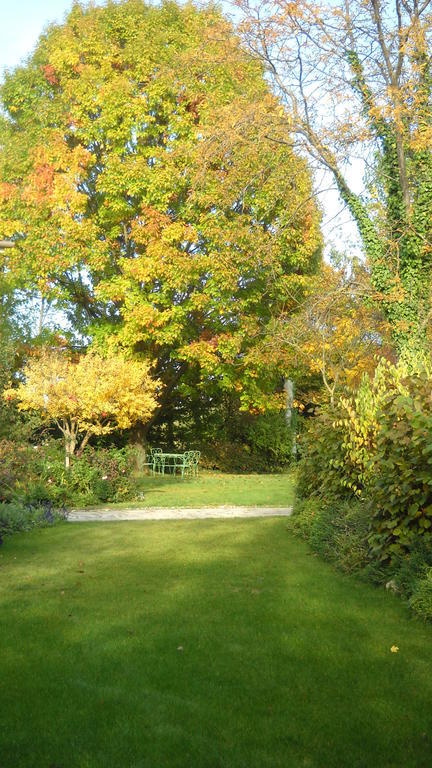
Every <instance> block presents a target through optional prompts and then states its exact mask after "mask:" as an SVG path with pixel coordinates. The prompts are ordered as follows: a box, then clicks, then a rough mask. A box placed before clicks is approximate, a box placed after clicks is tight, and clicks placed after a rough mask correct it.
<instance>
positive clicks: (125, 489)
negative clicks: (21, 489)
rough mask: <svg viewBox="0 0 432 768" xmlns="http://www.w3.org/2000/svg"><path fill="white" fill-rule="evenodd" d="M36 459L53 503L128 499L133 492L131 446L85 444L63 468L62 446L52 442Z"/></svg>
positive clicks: (75, 503) (83, 502) (46, 490)
mask: <svg viewBox="0 0 432 768" xmlns="http://www.w3.org/2000/svg"><path fill="white" fill-rule="evenodd" d="M38 459H39V465H40V474H41V480H42V484H43V486H44V488H45V493H46V494H47V495H48V497H49V498H50V499H52V500H53V501H55V502H56V503H60V504H66V505H80V504H82V505H88V504H98V503H99V502H103V503H104V502H108V501H112V502H115V501H123V500H127V499H131V498H134V496H135V494H136V490H135V483H134V479H133V476H132V472H133V466H134V458H133V451H132V449H129V448H98V449H95V448H90V447H87V448H86V450H85V451H84V453H83V455H82V457H81V458H76V457H75V458H74V460H73V461H72V463H71V466H70V469H69V470H66V469H65V467H64V453H63V449H62V448H61V447H60V444H59V442H58V441H55V442H54V441H53V442H52V443H51V444H50V445H48V446H46V447H44V450H43V451H42V452H41V454H40V456H39V457H38Z"/></svg>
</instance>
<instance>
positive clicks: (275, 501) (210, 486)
mask: <svg viewBox="0 0 432 768" xmlns="http://www.w3.org/2000/svg"><path fill="white" fill-rule="evenodd" d="M138 488H139V491H140V494H141V498H140V499H139V500H138V501H135V502H124V503H122V504H103V505H101V506H104V507H211V506H217V505H230V504H233V505H235V506H249V505H252V506H255V505H256V506H259V507H262V506H270V507H289V506H290V505H291V504H292V502H293V496H294V481H293V474H292V473H291V474H280V475H257V474H253V475H229V474H225V473H224V474H222V473H218V472H202V473H200V474H199V475H198V477H186V478H184V479H182V478H181V477H180V476H179V475H176V476H174V477H173V476H172V475H164V476H161V475H156V476H155V477H153V476H152V475H150V474H146V475H141V476H140V477H139V478H138Z"/></svg>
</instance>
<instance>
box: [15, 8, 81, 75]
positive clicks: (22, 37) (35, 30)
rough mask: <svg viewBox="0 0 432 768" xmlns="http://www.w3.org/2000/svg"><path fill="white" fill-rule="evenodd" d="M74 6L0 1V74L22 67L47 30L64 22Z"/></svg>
mask: <svg viewBox="0 0 432 768" xmlns="http://www.w3.org/2000/svg"><path fill="white" fill-rule="evenodd" d="M71 5H72V0H0V71H1V72H3V71H4V69H5V68H6V67H15V66H16V65H17V64H19V63H20V61H22V59H24V58H25V57H26V56H27V55H28V54H29V53H30V52H31V51H32V49H33V48H34V46H35V44H36V41H37V39H38V37H39V35H40V33H41V32H42V31H43V29H44V27H45V26H46V25H47V24H49V23H50V22H52V21H62V19H63V18H64V16H65V14H66V13H67V11H68V10H69V9H70V7H71Z"/></svg>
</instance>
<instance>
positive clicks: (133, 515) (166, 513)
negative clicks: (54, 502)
mask: <svg viewBox="0 0 432 768" xmlns="http://www.w3.org/2000/svg"><path fill="white" fill-rule="evenodd" d="M291 512H292V507H229V506H225V507H200V508H199V507H196V508H194V507H188V508H180V507H179V508H178V509H177V508H163V507H147V509H132V508H131V509H108V508H105V509H103V508H101V509H73V510H72V511H71V512H70V513H69V516H68V520H69V521H70V522H72V523H82V522H89V521H92V522H93V521H96V520H100V521H101V522H106V521H115V520H120V521H121V520H198V519H204V518H216V519H219V518H232V517H287V516H289V515H290V514H291Z"/></svg>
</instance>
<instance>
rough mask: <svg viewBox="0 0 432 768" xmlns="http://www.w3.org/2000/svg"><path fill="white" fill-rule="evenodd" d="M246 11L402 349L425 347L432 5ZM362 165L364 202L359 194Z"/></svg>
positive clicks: (258, 2) (243, 0)
mask: <svg viewBox="0 0 432 768" xmlns="http://www.w3.org/2000/svg"><path fill="white" fill-rule="evenodd" d="M238 4H239V5H240V6H241V8H242V9H243V20H242V26H243V33H244V35H245V38H246V40H247V42H248V44H249V47H250V49H251V50H252V51H253V53H254V55H256V56H257V59H258V60H260V61H261V62H263V63H264V65H265V66H266V68H267V70H268V72H269V74H270V76H271V78H272V80H273V83H274V85H275V88H276V91H277V93H278V94H279V96H280V97H281V98H282V99H283V100H285V103H286V106H287V116H286V118H281V120H284V122H285V124H286V126H287V129H289V131H290V132H292V131H293V130H294V131H295V133H296V136H297V140H298V142H299V143H300V144H301V145H302V146H303V147H304V148H305V149H306V151H307V153H308V154H309V156H310V157H313V158H314V160H316V161H317V162H318V163H319V164H320V165H321V166H322V167H324V168H326V169H327V170H328V172H329V173H330V175H331V176H332V177H333V179H334V182H335V184H336V187H337V189H338V191H339V193H340V196H341V198H342V200H343V201H344V203H345V204H346V205H347V207H348V208H349V210H350V212H351V214H352V217H353V218H354V221H355V222H356V224H357V227H358V230H359V232H360V235H361V238H362V241H363V245H364V249H365V252H366V255H367V257H368V260H369V264H370V268H371V274H372V282H373V285H374V288H375V291H376V298H377V299H378V300H379V301H380V303H381V304H382V306H383V308H384V310H385V313H386V315H387V318H388V320H389V322H390V324H391V326H392V330H393V337H394V340H395V342H396V345H397V347H398V348H399V349H400V350H401V349H403V348H404V347H405V346H406V345H407V344H414V345H415V346H418V345H420V346H424V345H425V344H426V339H427V328H428V325H430V320H431V307H432V304H431V285H430V281H431V273H432V258H431V253H432V154H431V138H432V103H431V99H432V94H431V87H432V72H431V62H432V60H431V47H430V46H431V34H432V15H431V3H430V0H332V1H331V2H330V1H327V0H314V2H309V0H297V2H295V3H293V2H290V0H275V1H273V0H272V1H271V2H268V1H267V0H239V2H238ZM269 133H271V132H269ZM274 138H275V142H276V143H277V142H279V140H280V136H275V137H274ZM359 157H360V158H361V159H362V162H363V164H364V166H365V169H366V174H365V185H366V186H365V190H364V192H363V193H361V194H358V193H357V192H356V191H355V186H353V162H355V161H356V160H358V158H359ZM354 167H355V165H354ZM357 167H358V165H357Z"/></svg>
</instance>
